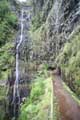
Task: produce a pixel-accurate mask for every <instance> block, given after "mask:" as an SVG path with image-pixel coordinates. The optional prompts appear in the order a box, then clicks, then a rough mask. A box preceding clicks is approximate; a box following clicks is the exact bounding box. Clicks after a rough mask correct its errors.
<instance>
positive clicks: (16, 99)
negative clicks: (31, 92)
mask: <svg viewBox="0 0 80 120" xmlns="http://www.w3.org/2000/svg"><path fill="white" fill-rule="evenodd" d="M23 12H24V11H23V9H22V10H21V23H20V25H21V33H20V40H19V42H18V44H17V46H16V79H15V82H14V88H13V103H14V117H15V118H16V116H17V114H18V111H19V105H20V93H19V48H20V45H21V43H22V41H23V27H24V26H23ZM16 110H17V111H16Z"/></svg>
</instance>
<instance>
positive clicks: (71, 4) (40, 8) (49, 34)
mask: <svg viewBox="0 0 80 120" xmlns="http://www.w3.org/2000/svg"><path fill="white" fill-rule="evenodd" d="M32 5H33V9H34V17H33V19H32V29H31V36H32V39H33V51H34V56H33V58H34V60H37V61H39V62H40V63H43V62H46V63H49V64H54V63H57V64H59V65H60V66H61V68H62V70H63V71H65V72H63V74H64V76H65V77H64V78H65V81H66V83H67V84H68V85H69V86H70V87H71V89H72V90H73V91H74V92H76V91H78V92H76V93H77V94H78V95H79V93H80V90H79V86H80V79H79V78H80V77H79V74H80V71H79V69H80V67H79V66H80V63H79V59H78V55H79V54H78V53H79V51H80V48H79V33H80V32H79V31H80V29H79V28H80V27H79V24H80V1H79V0H47V1H45V0H44V1H43V2H42V1H41V0H39V1H37V0H35V1H34V4H32ZM35 6H36V7H35ZM74 33H75V34H74ZM72 36H73V37H72ZM66 43H69V44H66ZM73 46H74V47H73ZM65 49H66V50H65ZM65 51H66V52H65ZM73 57H74V58H73ZM70 64H71V66H70ZM73 65H74V66H73ZM67 79H68V80H67Z"/></svg>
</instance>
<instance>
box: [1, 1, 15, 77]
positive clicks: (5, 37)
mask: <svg viewBox="0 0 80 120" xmlns="http://www.w3.org/2000/svg"><path fill="white" fill-rule="evenodd" d="M16 29H17V17H16V15H15V14H14V13H13V12H11V8H10V3H9V2H8V1H7V0H1V1H0V79H6V78H7V75H8V73H9V71H10V69H11V64H12V62H13V61H14V60H13V59H14V57H13V55H12V52H11V49H12V48H13V47H14V45H13V42H12V40H13V39H14V37H13V36H14V34H15V31H16ZM4 74H5V75H4Z"/></svg>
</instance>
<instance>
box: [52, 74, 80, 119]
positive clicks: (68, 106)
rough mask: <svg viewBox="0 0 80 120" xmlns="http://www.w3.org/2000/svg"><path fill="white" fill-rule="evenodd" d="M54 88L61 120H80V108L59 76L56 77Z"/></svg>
mask: <svg viewBox="0 0 80 120" xmlns="http://www.w3.org/2000/svg"><path fill="white" fill-rule="evenodd" d="M53 88H54V95H55V96H56V99H57V102H58V105H59V112H60V115H61V119H60V120H80V106H79V105H78V104H77V103H76V101H75V100H74V99H73V98H72V96H71V95H70V93H68V91H66V90H65V89H64V86H63V82H62V80H61V78H60V76H58V75H55V76H54V81H53Z"/></svg>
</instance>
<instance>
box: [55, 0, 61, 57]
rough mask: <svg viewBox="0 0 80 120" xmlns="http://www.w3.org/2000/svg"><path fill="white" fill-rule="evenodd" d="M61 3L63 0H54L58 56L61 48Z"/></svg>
mask: <svg viewBox="0 0 80 120" xmlns="http://www.w3.org/2000/svg"><path fill="white" fill-rule="evenodd" d="M61 5H62V0H55V1H54V9H53V11H54V16H55V24H54V25H55V33H56V34H55V35H56V39H57V42H56V56H57V55H58V50H59V41H60V39H59V25H60V18H61Z"/></svg>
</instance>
